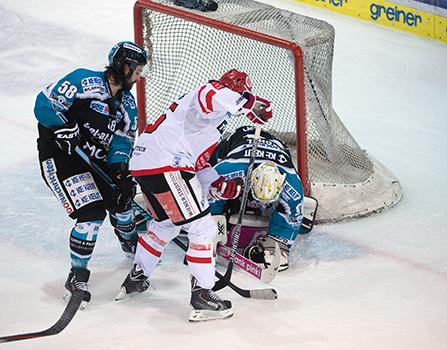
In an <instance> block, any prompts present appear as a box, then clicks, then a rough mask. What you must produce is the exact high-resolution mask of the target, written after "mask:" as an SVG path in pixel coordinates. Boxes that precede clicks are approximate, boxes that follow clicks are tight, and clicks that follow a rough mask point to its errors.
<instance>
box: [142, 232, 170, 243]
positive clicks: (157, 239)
mask: <svg viewBox="0 0 447 350" xmlns="http://www.w3.org/2000/svg"><path fill="white" fill-rule="evenodd" d="M147 235H148V236H149V237H150V238H151V239H152V240H153V241H154V242H157V243H158V244H160V245H162V246H165V245H166V244H168V242H166V241H164V240H162V239H161V238H160V237H158V236H157V235H156V234H155V233H154V232H152V231H149V232H148V233H147Z"/></svg>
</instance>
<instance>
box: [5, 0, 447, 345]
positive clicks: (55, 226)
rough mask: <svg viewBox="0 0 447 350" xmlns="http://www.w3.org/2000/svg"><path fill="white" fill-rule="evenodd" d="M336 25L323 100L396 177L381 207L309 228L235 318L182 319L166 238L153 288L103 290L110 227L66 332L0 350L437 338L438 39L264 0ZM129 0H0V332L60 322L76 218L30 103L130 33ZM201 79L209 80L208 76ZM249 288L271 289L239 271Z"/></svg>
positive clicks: (445, 69)
mask: <svg viewBox="0 0 447 350" xmlns="http://www.w3.org/2000/svg"><path fill="white" fill-rule="evenodd" d="M264 2H268V3H270V4H273V5H276V6H277V7H282V8H286V9H289V10H292V11H296V12H298V13H301V14H304V15H308V16H312V17H315V18H318V19H322V20H325V21H327V22H329V23H331V24H332V25H333V26H334V27H335V29H336V40H335V58H334V65H333V101H334V102H333V103H334V108H335V110H336V111H337V113H338V115H339V116H340V117H341V119H342V120H343V122H344V123H345V125H346V126H347V128H348V129H349V130H350V132H351V133H352V134H353V135H354V137H355V139H356V140H357V142H358V143H359V144H360V146H361V147H362V148H364V149H366V150H367V151H368V152H369V153H370V154H372V155H373V156H374V157H376V158H377V159H379V160H380V161H381V162H382V163H383V164H384V165H385V166H387V167H388V168H389V169H390V170H391V171H392V172H393V173H394V174H395V175H396V176H397V177H398V178H399V179H400V181H401V184H402V187H403V192H404V197H403V199H402V201H401V202H400V203H399V204H398V205H397V206H396V207H394V208H392V209H390V210H389V211H386V212H384V213H381V214H378V215H375V216H372V217H369V218H363V219H360V220H356V221H351V222H346V223H340V224H331V225H322V226H317V227H316V228H315V229H314V232H313V233H312V236H310V237H309V238H308V239H307V240H305V241H301V242H300V243H299V245H298V246H297V247H296V249H295V250H294V252H293V256H292V265H291V268H290V269H289V270H288V271H286V272H284V273H281V274H280V275H278V276H277V277H276V279H275V280H274V281H273V287H275V288H276V289H277V291H278V293H279V299H278V300H277V301H262V300H261V301H256V300H248V299H243V298H241V297H239V296H238V295H237V294H235V293H233V292H232V291H231V290H228V289H225V290H224V291H222V292H221V295H222V296H223V297H226V298H229V299H231V300H232V301H233V305H234V312H235V316H234V317H233V318H231V319H229V320H225V321H216V322H207V323H202V324H190V323H189V322H187V316H188V313H189V305H188V303H189V281H188V272H187V269H186V267H185V266H183V265H182V264H181V260H182V255H181V252H180V250H179V249H178V248H177V247H176V246H172V247H171V246H170V247H168V249H167V251H166V255H165V256H164V258H163V261H162V263H161V265H160V266H159V267H158V268H157V269H156V270H155V272H154V274H153V276H152V278H151V283H152V289H151V290H150V291H149V292H148V293H144V294H142V295H139V296H137V297H135V298H133V299H128V300H124V301H122V302H119V303H117V302H114V301H113V298H114V296H115V294H116V293H117V292H118V289H119V286H120V284H121V283H122V281H123V280H124V278H125V276H126V274H127V272H128V270H129V269H130V266H131V260H129V259H127V258H126V257H124V255H123V254H122V253H121V250H120V248H119V245H118V241H117V240H116V238H115V236H114V235H113V232H112V230H111V228H110V225H109V224H105V225H104V226H103V228H102V231H101V233H100V236H99V239H98V242H97V246H96V248H95V253H94V256H93V258H92V261H91V265H90V269H91V270H92V275H91V278H90V282H91V290H92V294H93V297H92V302H91V303H90V305H89V307H88V309H86V310H85V311H82V312H79V313H78V314H77V315H76V316H75V318H74V320H73V321H72V323H71V324H70V325H69V326H68V327H67V329H66V330H65V331H63V332H62V333H61V334H59V335H57V336H53V337H48V338H43V339H37V340H29V341H22V342H15V343H9V344H1V345H0V349H1V350H3V349H5V350H6V349H39V350H44V349H45V350H48V349H51V350H60V349H65V350H71V349H80V348H82V349H95V350H100V349H104V350H115V349H176V350H181V349H182V350H183V349H256V350H259V349H276V350H277V349H306V350H314V349H324V350H334V349H337V350H338V349H340V350H347V349H353V350H355V349H362V350H366V349H380V350H385V349H390V350H391V349H392V350H397V349H405V350H410V349H411V350H412V349H417V350H422V349H423V350H429V349H430V350H440V349H445V348H447V229H446V227H447V218H446V214H447V202H446V198H447V175H446V173H447V159H446V158H447V96H446V84H447V46H446V45H445V44H442V43H440V42H436V41H427V40H425V39H421V38H419V37H416V36H412V35H409V34H406V33H401V32H396V31H392V30H390V29H388V28H385V27H379V26H374V25H372V24H370V23H366V22H363V21H359V20H356V19H353V18H349V17H344V16H340V15H336V14H333V13H331V12H328V11H323V10H317V9H314V8H311V7H308V6H305V5H301V4H297V3H294V2H292V1H264ZM132 6H133V1H123V0H107V1H105V0H96V1H87V0H79V1H66V0H61V1H57V2H56V1H50V0H41V1H38V2H37V1H25V0H14V1H12V0H1V1H0V67H1V69H0V106H1V108H0V125H1V127H0V144H1V147H0V170H1V173H2V177H1V180H0V198H1V199H0V203H1V205H0V310H1V311H0V336H3V335H9V334H15V333H23V332H31V331H39V330H43V329H45V328H47V327H49V326H50V325H51V324H53V323H54V322H55V321H56V320H57V319H58V318H59V316H60V314H61V312H62V310H63V308H64V306H65V304H64V301H63V300H62V298H61V296H62V295H63V292H64V287H63V284H64V281H65V278H66V276H67V273H68V270H69V257H68V233H69V231H70V229H71V226H72V222H71V220H70V219H68V218H67V217H65V215H64V212H63V210H62V209H61V208H60V207H59V206H58V203H57V201H56V200H54V198H53V197H52V194H51V193H50V191H49V190H48V189H47V188H46V186H45V185H44V183H43V181H42V180H41V178H40V173H39V167H38V160H37V151H36V141H35V139H36V129H37V128H36V120H35V118H34V115H33V107H34V99H35V96H36V94H37V93H38V92H39V90H40V89H41V88H43V87H44V86H46V85H47V84H48V83H50V82H52V81H53V80H56V79H58V78H60V77H62V76H63V75H64V74H66V73H68V72H69V71H71V70H72V69H75V68H77V67H86V68H92V69H102V67H103V66H104V65H105V63H106V57H107V53H108V50H109V49H110V48H111V46H112V45H113V44H115V43H116V42H117V41H121V40H126V39H132V38H133V18H132ZM210 78H211V77H210ZM234 282H235V283H237V284H239V285H240V286H241V287H243V288H264V287H265V285H263V284H261V283H260V282H257V281H255V280H254V279H251V278H250V277H246V276H245V275H243V274H242V273H239V272H236V273H235V274H234Z"/></svg>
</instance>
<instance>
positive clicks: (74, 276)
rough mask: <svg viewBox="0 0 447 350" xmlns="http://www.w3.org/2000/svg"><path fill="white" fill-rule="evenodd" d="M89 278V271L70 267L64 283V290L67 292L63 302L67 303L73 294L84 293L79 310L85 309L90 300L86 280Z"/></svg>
mask: <svg viewBox="0 0 447 350" xmlns="http://www.w3.org/2000/svg"><path fill="white" fill-rule="evenodd" d="M89 277H90V271H89V270H87V269H83V268H81V267H72V268H71V270H70V273H69V274H68V278H67V281H66V282H65V289H66V290H67V291H66V293H65V296H64V300H66V301H68V300H69V298H70V297H71V295H72V294H73V292H75V291H82V292H84V297H83V301H82V303H81V306H80V308H81V309H85V307H86V305H87V303H88V302H89V301H90V299H91V294H90V292H89V290H88V284H87V282H88V279H89Z"/></svg>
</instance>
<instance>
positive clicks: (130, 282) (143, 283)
mask: <svg viewBox="0 0 447 350" xmlns="http://www.w3.org/2000/svg"><path fill="white" fill-rule="evenodd" d="M149 285H150V284H149V280H148V279H147V277H146V276H145V275H144V273H143V270H142V269H141V268H140V267H139V266H138V265H137V264H134V265H133V268H132V270H130V272H129V274H128V275H127V277H126V279H125V280H124V282H123V284H122V285H121V289H120V291H119V293H118V295H117V296H116V297H115V300H121V299H124V298H126V297H127V296H129V295H130V294H135V293H142V292H144V291H145V290H146V289H148V288H149Z"/></svg>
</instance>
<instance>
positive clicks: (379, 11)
mask: <svg viewBox="0 0 447 350" xmlns="http://www.w3.org/2000/svg"><path fill="white" fill-rule="evenodd" d="M369 11H370V13H371V19H372V20H374V21H377V20H378V19H380V18H381V17H382V16H386V18H387V19H388V20H389V21H392V22H402V23H404V24H407V25H408V26H410V27H413V26H414V27H417V25H418V22H419V23H422V17H421V16H419V15H415V14H414V13H412V12H405V11H404V10H400V9H399V8H398V7H397V6H394V8H393V7H385V6H383V5H378V4H374V3H372V4H371V6H370V7H369Z"/></svg>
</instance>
